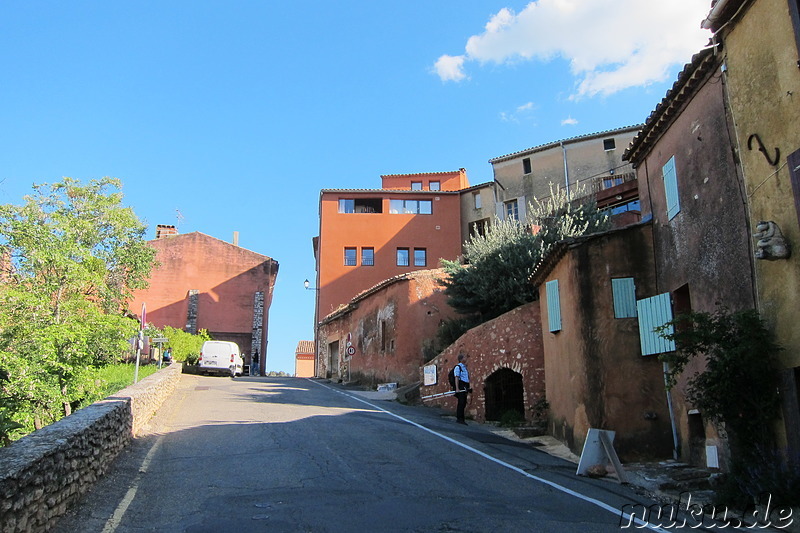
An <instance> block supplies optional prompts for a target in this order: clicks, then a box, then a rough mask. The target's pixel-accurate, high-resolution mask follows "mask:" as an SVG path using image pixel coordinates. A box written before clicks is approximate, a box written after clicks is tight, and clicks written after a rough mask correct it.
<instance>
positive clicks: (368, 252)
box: [361, 248, 375, 267]
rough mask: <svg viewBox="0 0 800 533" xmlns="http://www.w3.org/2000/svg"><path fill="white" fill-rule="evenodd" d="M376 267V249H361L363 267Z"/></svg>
mask: <svg viewBox="0 0 800 533" xmlns="http://www.w3.org/2000/svg"><path fill="white" fill-rule="evenodd" d="M374 265H375V248H362V249H361V266H370V267H371V266H374Z"/></svg>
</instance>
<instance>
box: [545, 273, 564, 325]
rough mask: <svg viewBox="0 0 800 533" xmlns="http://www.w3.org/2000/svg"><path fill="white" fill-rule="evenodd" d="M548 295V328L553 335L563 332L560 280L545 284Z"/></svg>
mask: <svg viewBox="0 0 800 533" xmlns="http://www.w3.org/2000/svg"><path fill="white" fill-rule="evenodd" d="M545 290H546V293H547V326H548V328H549V330H550V332H551V333H555V332H557V331H561V300H560V298H559V295H558V280H557V279H554V280H552V281H548V282H547V283H546V284H545Z"/></svg>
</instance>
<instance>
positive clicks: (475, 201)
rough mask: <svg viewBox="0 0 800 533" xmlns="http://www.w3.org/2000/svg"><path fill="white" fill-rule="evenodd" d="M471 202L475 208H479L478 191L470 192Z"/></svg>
mask: <svg viewBox="0 0 800 533" xmlns="http://www.w3.org/2000/svg"><path fill="white" fill-rule="evenodd" d="M472 204H473V205H474V206H475V209H480V208H481V193H479V192H474V193H472Z"/></svg>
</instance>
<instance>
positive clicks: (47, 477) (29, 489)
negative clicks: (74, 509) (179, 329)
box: [0, 364, 181, 532]
mask: <svg viewBox="0 0 800 533" xmlns="http://www.w3.org/2000/svg"><path fill="white" fill-rule="evenodd" d="M180 377H181V365H179V364H173V365H171V366H169V367H167V368H164V369H162V370H160V371H159V372H157V373H156V374H153V375H151V376H148V377H147V378H145V379H143V380H142V381H140V382H139V383H137V384H136V385H132V386H130V387H128V388H126V389H123V390H122V391H120V392H119V393H117V394H115V395H113V396H110V397H108V398H106V399H105V400H103V401H100V402H97V403H94V404H92V405H90V406H88V407H85V408H83V409H80V410H78V411H76V412H75V413H73V414H72V415H70V416H68V417H66V418H63V419H61V420H59V421H58V422H56V423H54V424H51V425H49V426H47V427H44V428H42V429H40V430H37V431H34V432H33V433H31V434H30V435H27V436H25V437H23V438H21V439H19V440H17V441H15V442H13V443H12V444H11V446H8V447H5V448H0V530H2V531H4V532H15V531H19V532H22V531H26V532H38V531H49V530H51V529H52V527H53V526H54V524H55V523H56V521H57V520H58V517H60V516H61V515H63V514H64V513H65V512H66V510H67V508H68V507H69V506H70V505H73V504H74V503H76V502H77V501H78V500H79V499H80V497H81V496H82V495H83V494H84V493H86V491H88V490H89V489H90V488H91V486H92V485H93V484H94V482H95V481H96V480H97V479H98V478H100V477H101V476H102V475H103V474H105V472H106V471H107V470H108V468H109V466H110V465H111V463H112V461H113V460H114V458H115V457H116V456H117V454H118V453H119V452H120V451H122V450H123V449H124V448H125V446H127V445H128V443H129V442H130V441H131V439H132V438H133V437H134V436H136V434H137V432H138V431H140V429H141V428H142V426H143V425H144V424H145V423H146V422H147V421H148V420H149V419H150V418H151V417H152V416H153V414H154V413H155V412H156V411H157V410H158V408H159V407H160V406H161V404H162V403H163V402H164V400H165V399H166V398H168V397H169V396H170V394H172V392H173V391H174V390H175V387H176V386H177V383H178V381H179V380H180Z"/></svg>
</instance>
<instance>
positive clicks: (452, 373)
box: [447, 363, 461, 390]
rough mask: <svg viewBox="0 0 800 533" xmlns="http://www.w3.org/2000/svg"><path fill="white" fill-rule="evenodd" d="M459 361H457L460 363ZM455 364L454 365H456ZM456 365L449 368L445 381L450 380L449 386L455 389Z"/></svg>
mask: <svg viewBox="0 0 800 533" xmlns="http://www.w3.org/2000/svg"><path fill="white" fill-rule="evenodd" d="M460 364H461V363H458V365H460ZM458 365H456V366H458ZM456 366H454V367H453V368H451V369H450V373H449V374H447V381H449V382H450V388H451V389H453V390H456Z"/></svg>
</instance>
